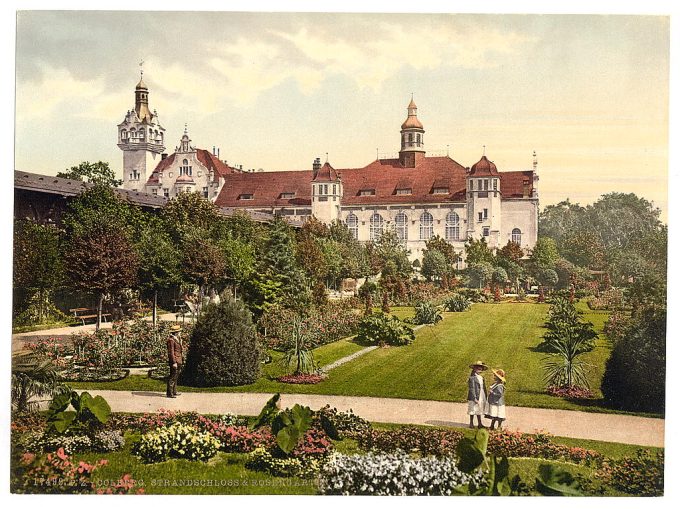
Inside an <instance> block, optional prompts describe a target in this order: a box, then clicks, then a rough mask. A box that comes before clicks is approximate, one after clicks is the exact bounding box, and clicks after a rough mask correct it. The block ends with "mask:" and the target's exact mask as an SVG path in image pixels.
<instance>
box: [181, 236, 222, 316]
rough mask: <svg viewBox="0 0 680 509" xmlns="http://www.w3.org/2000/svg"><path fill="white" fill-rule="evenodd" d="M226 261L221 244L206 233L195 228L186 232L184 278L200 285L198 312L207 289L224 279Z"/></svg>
mask: <svg viewBox="0 0 680 509" xmlns="http://www.w3.org/2000/svg"><path fill="white" fill-rule="evenodd" d="M224 273H225V261H224V257H223V255H222V251H221V250H220V248H219V246H218V245H217V244H216V243H215V242H213V241H212V240H211V239H210V237H209V236H208V235H207V234H206V232H205V230H202V229H198V228H195V229H193V230H189V231H187V232H185V235H184V239H183V243H182V278H183V280H184V281H186V282H188V283H191V284H195V285H197V286H198V295H199V303H198V312H199V313H200V310H201V306H202V303H203V297H204V296H205V295H206V292H207V289H208V287H210V286H214V285H215V284H216V283H218V282H219V281H221V280H222V278H223V277H224Z"/></svg>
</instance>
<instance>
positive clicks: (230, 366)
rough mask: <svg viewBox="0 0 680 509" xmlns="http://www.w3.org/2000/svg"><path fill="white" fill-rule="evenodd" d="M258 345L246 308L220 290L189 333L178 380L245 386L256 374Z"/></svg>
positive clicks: (211, 385)
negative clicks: (189, 336)
mask: <svg viewBox="0 0 680 509" xmlns="http://www.w3.org/2000/svg"><path fill="white" fill-rule="evenodd" d="M260 351H261V348H260V345H259V343H258V340H257V333H256V330H255V325H254V324H253V319H252V315H251V313H250V311H248V309H247V308H246V306H245V305H244V304H243V302H242V301H240V300H235V299H234V298H233V297H232V296H231V295H229V294H227V293H224V294H222V299H221V301H220V302H219V304H214V303H211V304H208V305H207V306H206V308H205V309H204V312H203V313H202V314H201V316H199V318H198V320H197V321H196V325H195V326H194V329H193V331H192V333H191V342H190V346H189V350H188V352H187V358H186V363H185V367H184V370H183V372H182V383H184V384H185V385H190V386H194V387H217V386H224V385H228V386H234V385H246V384H250V383H253V382H255V380H257V378H258V376H259V374H260Z"/></svg>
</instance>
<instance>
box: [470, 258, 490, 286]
mask: <svg viewBox="0 0 680 509" xmlns="http://www.w3.org/2000/svg"><path fill="white" fill-rule="evenodd" d="M467 273H468V277H469V278H470V286H476V287H478V288H483V287H484V286H486V285H487V284H488V283H489V281H491V276H492V275H493V266H492V265H491V264H490V263H488V262H480V263H473V264H472V265H469V266H468V268H467Z"/></svg>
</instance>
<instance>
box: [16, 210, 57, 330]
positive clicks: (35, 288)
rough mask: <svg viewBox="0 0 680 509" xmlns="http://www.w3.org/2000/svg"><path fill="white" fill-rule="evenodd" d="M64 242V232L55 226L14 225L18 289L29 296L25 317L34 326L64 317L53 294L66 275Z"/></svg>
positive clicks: (26, 223) (24, 223) (27, 222)
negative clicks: (62, 238) (64, 270)
mask: <svg viewBox="0 0 680 509" xmlns="http://www.w3.org/2000/svg"><path fill="white" fill-rule="evenodd" d="M60 243H61V239H60V232H59V231H58V230H57V228H55V227H54V226H52V225H39V224H35V223H33V222H31V221H17V222H16V223H15V224H14V257H13V261H14V287H15V288H22V289H24V290H25V291H26V292H27V294H28V295H27V297H28V298H27V302H28V307H27V309H25V310H24V312H23V313H22V315H21V316H23V317H26V318H27V321H29V322H31V323H37V324H41V323H46V322H48V321H51V320H52V319H54V318H60V317H62V314H61V312H60V311H59V310H58V309H57V308H56V307H55V305H54V303H53V302H52V292H53V291H54V289H55V288H57V286H58V285H59V284H60V283H61V282H62V279H63V276H64V274H63V266H62V260H61V253H60ZM15 305H16V303H15Z"/></svg>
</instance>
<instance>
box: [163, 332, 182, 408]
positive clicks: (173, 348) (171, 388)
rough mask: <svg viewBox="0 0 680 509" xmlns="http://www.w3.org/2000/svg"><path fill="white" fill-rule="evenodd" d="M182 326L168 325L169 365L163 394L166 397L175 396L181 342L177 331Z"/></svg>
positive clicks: (179, 365)
mask: <svg viewBox="0 0 680 509" xmlns="http://www.w3.org/2000/svg"><path fill="white" fill-rule="evenodd" d="M181 330H182V326H181V325H179V324H175V325H173V326H172V327H170V337H169V338H168V365H169V366H170V376H169V377H168V387H167V390H166V392H165V395H166V396H167V397H168V398H176V397H177V378H178V377H179V371H180V369H181V368H182V343H181V342H180V340H179V331H181Z"/></svg>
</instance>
